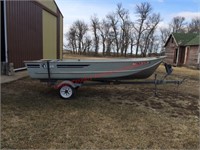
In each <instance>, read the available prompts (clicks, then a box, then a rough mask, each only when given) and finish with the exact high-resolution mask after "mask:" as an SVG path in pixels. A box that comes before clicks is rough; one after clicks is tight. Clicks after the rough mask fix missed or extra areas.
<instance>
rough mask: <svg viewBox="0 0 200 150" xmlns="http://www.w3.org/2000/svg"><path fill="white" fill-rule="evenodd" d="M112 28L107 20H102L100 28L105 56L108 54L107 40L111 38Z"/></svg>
mask: <svg viewBox="0 0 200 150" xmlns="http://www.w3.org/2000/svg"><path fill="white" fill-rule="evenodd" d="M110 28H111V26H110V25H109V23H107V22H106V20H105V19H104V20H102V22H101V23H100V26H99V31H100V36H101V39H102V49H103V55H105V52H106V39H107V38H108V36H109V32H110Z"/></svg>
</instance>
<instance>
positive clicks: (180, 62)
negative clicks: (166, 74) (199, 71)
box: [164, 33, 200, 68]
mask: <svg viewBox="0 0 200 150" xmlns="http://www.w3.org/2000/svg"><path fill="white" fill-rule="evenodd" d="M199 43H200V35H199V34H197V33H172V34H171V35H170V36H169V38H168V40H167V42H166V43H165V45H164V47H165V55H166V56H167V58H166V62H168V63H170V64H172V65H174V66H187V67H195V68H196V67H198V68H199V63H200V46H199V45H200V44H199Z"/></svg>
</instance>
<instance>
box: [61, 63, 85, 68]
mask: <svg viewBox="0 0 200 150" xmlns="http://www.w3.org/2000/svg"><path fill="white" fill-rule="evenodd" d="M88 66H89V65H62V64H60V65H57V68H83V67H88Z"/></svg>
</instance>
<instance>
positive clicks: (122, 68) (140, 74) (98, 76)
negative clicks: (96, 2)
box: [25, 57, 164, 80]
mask: <svg viewBox="0 0 200 150" xmlns="http://www.w3.org/2000/svg"><path fill="white" fill-rule="evenodd" d="M163 59H164V57H154V58H136V59H109V60H107V59H104V60H62V61H61V60H50V61H47V60H38V61H25V65H26V67H27V70H28V73H29V75H30V77H31V78H35V79H41V80H42V79H49V78H50V79H52V80H117V79H123V80H125V79H145V78H148V77H149V76H151V75H152V74H153V73H154V71H155V70H156V69H157V67H158V66H159V65H160V63H161V62H162V60H163ZM48 66H49V67H48ZM48 68H49V69H48Z"/></svg>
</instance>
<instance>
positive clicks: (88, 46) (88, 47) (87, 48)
mask: <svg viewBox="0 0 200 150" xmlns="http://www.w3.org/2000/svg"><path fill="white" fill-rule="evenodd" d="M91 46H92V40H91V37H90V36H86V37H85V38H84V42H83V53H84V54H86V53H88V54H89V52H90V50H91Z"/></svg>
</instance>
